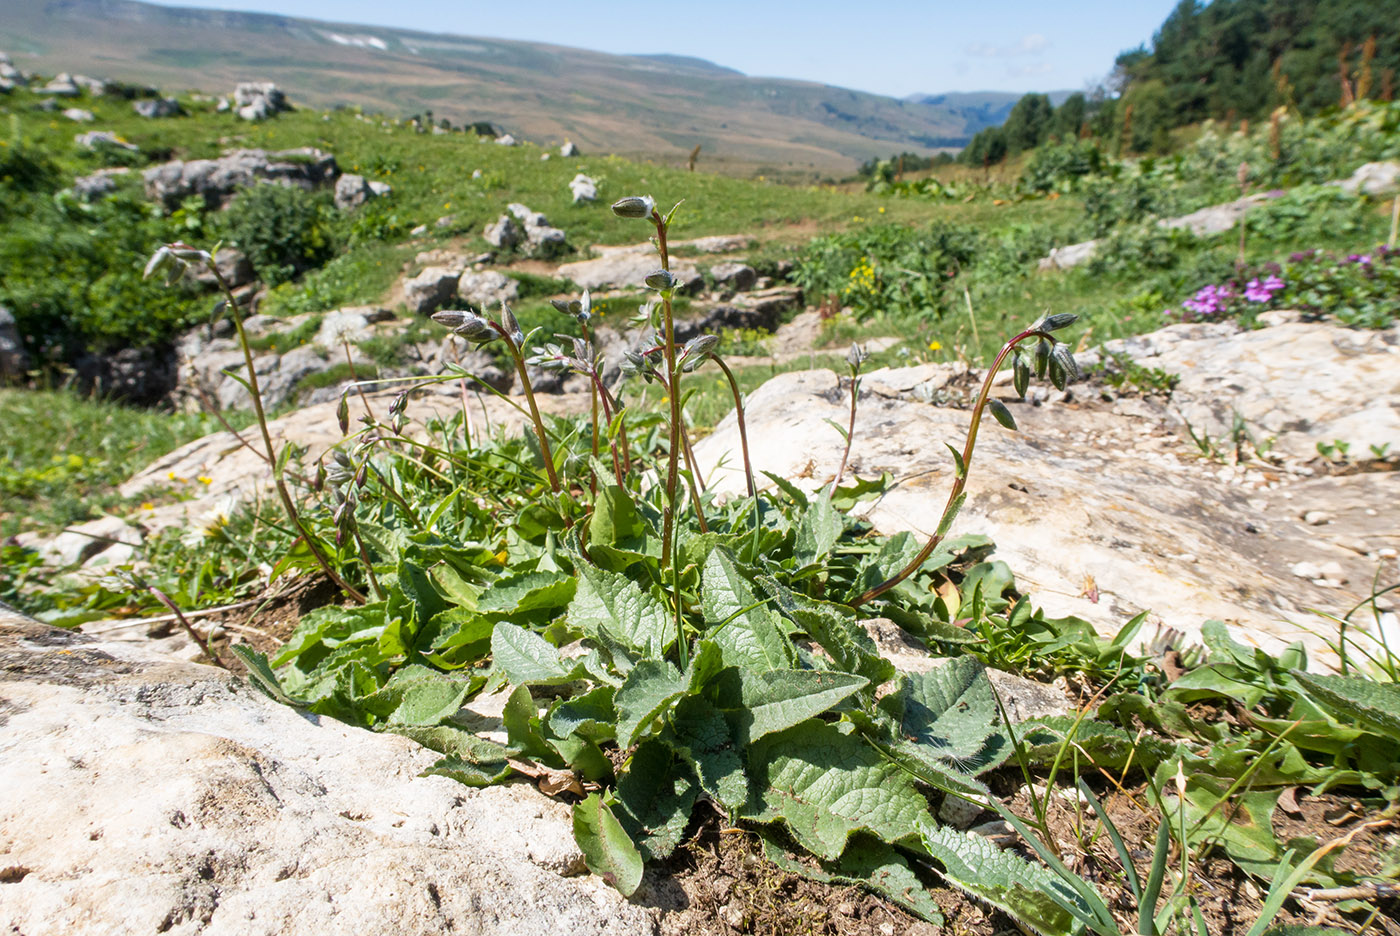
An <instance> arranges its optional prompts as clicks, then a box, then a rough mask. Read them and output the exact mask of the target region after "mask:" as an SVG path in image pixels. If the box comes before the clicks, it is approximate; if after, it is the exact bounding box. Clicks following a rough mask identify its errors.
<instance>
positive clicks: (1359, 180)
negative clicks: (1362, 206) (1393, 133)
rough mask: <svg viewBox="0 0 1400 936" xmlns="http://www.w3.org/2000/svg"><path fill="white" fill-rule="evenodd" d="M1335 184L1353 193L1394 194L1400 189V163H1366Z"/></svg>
mask: <svg viewBox="0 0 1400 936" xmlns="http://www.w3.org/2000/svg"><path fill="white" fill-rule="evenodd" d="M1335 184H1336V185H1338V186H1340V187H1341V188H1342V190H1343V191H1346V192H1350V193H1351V194H1353V195H1356V194H1358V193H1359V194H1361V195H1372V196H1377V195H1394V194H1395V192H1396V191H1400V163H1394V162H1370V163H1366V165H1364V166H1361V167H1360V168H1358V169H1357V170H1356V171H1355V172H1353V173H1352V174H1351V175H1350V176H1349V177H1347V178H1346V179H1343V180H1342V181H1340V182H1337V183H1335Z"/></svg>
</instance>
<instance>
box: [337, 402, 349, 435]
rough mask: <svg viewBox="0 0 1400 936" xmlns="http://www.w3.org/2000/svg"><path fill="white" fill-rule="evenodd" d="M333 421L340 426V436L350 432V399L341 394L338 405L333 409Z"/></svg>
mask: <svg viewBox="0 0 1400 936" xmlns="http://www.w3.org/2000/svg"><path fill="white" fill-rule="evenodd" d="M335 421H336V422H337V423H339V424H340V434H341V435H345V433H347V432H349V431H350V397H349V396H348V395H347V394H345V393H342V394H341V395H340V405H339V406H337V407H336V409H335Z"/></svg>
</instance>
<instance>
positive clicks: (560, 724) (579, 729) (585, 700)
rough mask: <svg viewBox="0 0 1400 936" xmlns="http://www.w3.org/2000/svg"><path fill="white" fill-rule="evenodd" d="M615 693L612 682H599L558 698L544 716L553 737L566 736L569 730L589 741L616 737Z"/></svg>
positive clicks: (569, 733) (569, 732)
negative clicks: (603, 683)
mask: <svg viewBox="0 0 1400 936" xmlns="http://www.w3.org/2000/svg"><path fill="white" fill-rule="evenodd" d="M615 694H616V690H615V689H614V688H613V687H612V686H599V687H597V688H596V689H592V690H590V691H588V692H585V693H583V694H582V695H576V696H573V697H572V698H568V699H560V700H559V701H558V702H556V703H555V704H554V706H553V707H551V708H550V710H549V717H548V718H547V719H546V721H547V723H548V724H549V730H550V732H552V733H553V735H554V736H555V737H556V738H567V737H568V736H569V735H571V734H575V733H581V734H583V735H584V736H585V737H587V738H588V739H589V740H591V741H603V740H609V739H611V738H613V737H615V736H616V732H615V731H614V730H613V725H614V724H615V723H616V722H617V709H616V707H615V706H614V705H613V697H614V695H615Z"/></svg>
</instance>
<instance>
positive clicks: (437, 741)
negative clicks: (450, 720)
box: [390, 725, 510, 787]
mask: <svg viewBox="0 0 1400 936" xmlns="http://www.w3.org/2000/svg"><path fill="white" fill-rule="evenodd" d="M390 730H391V731H393V732H394V733H395V734H401V735H403V736H404V737H407V738H412V739H413V740H414V741H417V742H418V743H419V744H421V745H423V746H424V747H425V748H428V749H429V750H433V751H437V752H438V753H439V754H443V755H446V756H445V757H443V758H442V759H441V760H439V761H437V762H436V763H435V764H433V766H431V767H429V768H428V769H427V770H425V771H423V774H422V775H423V776H425V777H426V776H434V775H436V776H443V777H451V778H452V779H453V780H456V781H457V782H459V783H464V784H466V785H467V786H471V787H481V786H490V785H491V784H493V783H499V782H500V781H501V780H504V779H505V778H506V777H507V776H509V775H510V765H509V764H508V763H506V749H505V748H504V747H503V746H501V745H499V744H497V743H495V742H494V741H487V740H486V739H485V738H478V737H477V736H476V735H474V734H472V733H471V732H469V731H464V730H463V729H461V728H455V727H452V726H449V725H441V726H438V727H435V728H415V727H410V726H400V727H395V728H391V729H390Z"/></svg>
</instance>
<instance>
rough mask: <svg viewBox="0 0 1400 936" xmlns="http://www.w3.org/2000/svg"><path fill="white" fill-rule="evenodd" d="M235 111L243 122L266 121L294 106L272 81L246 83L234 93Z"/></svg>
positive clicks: (240, 85)
mask: <svg viewBox="0 0 1400 936" xmlns="http://www.w3.org/2000/svg"><path fill="white" fill-rule="evenodd" d="M233 109H234V111H236V112H237V114H238V116H239V117H240V118H242V119H243V120H266V119H267V118H269V117H272V116H274V115H276V114H278V113H281V112H282V111H289V110H291V109H292V105H291V104H290V103H289V102H288V101H287V96H286V95H285V94H283V93H282V91H281V90H279V89H278V87H277V85H275V84H273V83H272V82H270V81H245V82H242V83H240V84H239V85H238V87H236V88H235V89H234V91H233Z"/></svg>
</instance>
